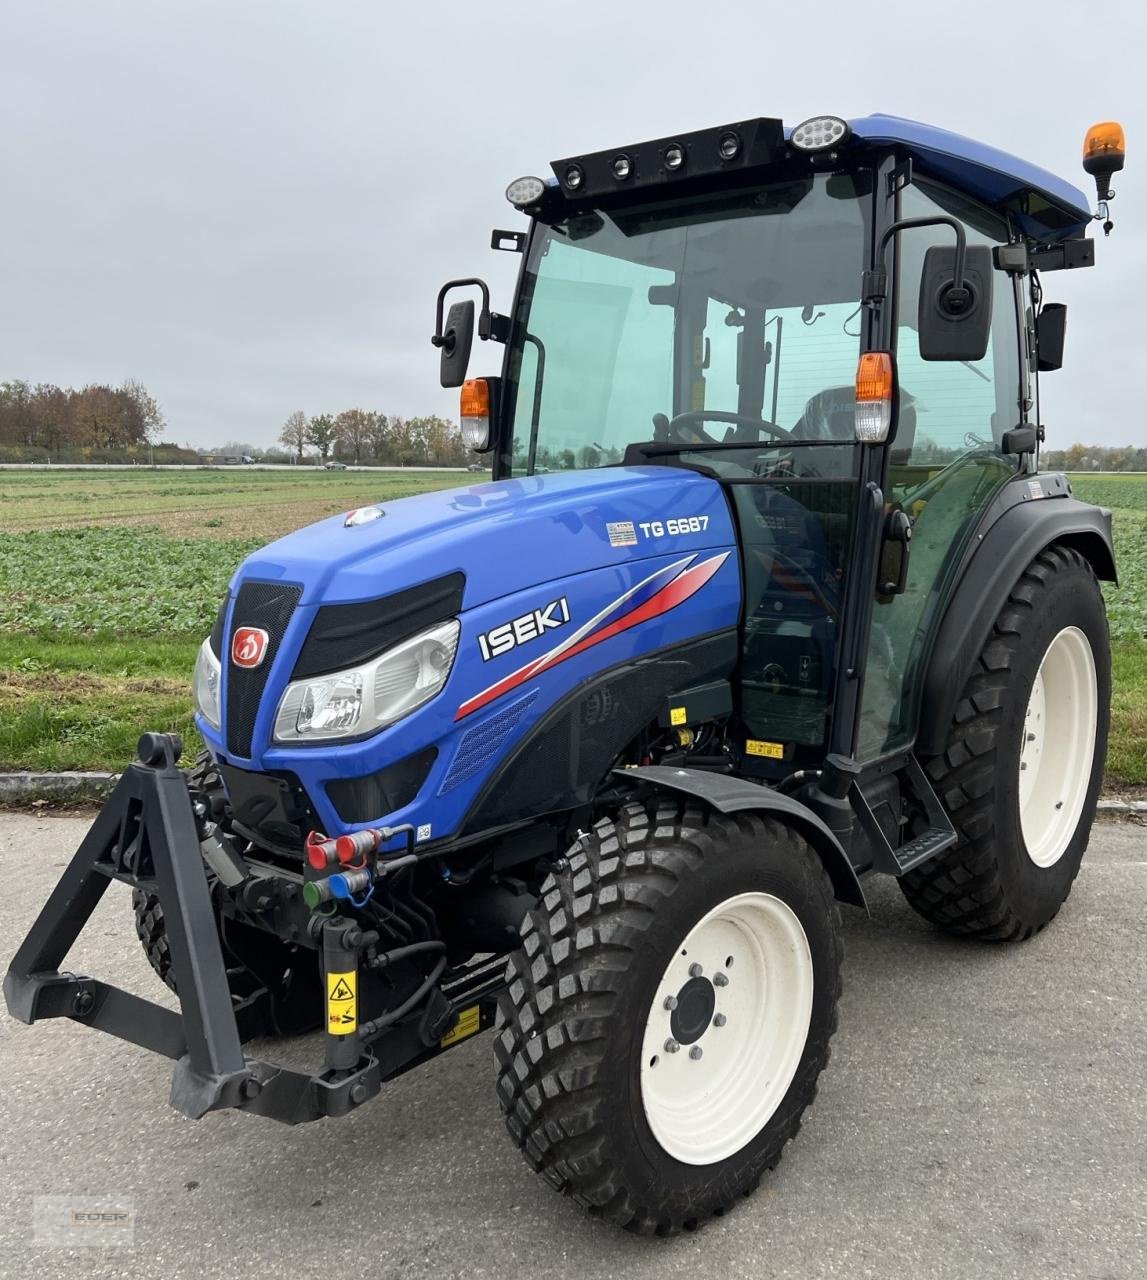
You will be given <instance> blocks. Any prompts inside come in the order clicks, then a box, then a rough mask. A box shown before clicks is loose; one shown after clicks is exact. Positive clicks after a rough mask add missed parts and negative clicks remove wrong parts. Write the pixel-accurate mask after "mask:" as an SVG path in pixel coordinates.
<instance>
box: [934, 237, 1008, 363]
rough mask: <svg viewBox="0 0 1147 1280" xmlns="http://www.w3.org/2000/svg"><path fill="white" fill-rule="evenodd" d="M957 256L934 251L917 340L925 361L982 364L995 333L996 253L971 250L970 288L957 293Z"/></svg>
mask: <svg viewBox="0 0 1147 1280" xmlns="http://www.w3.org/2000/svg"><path fill="white" fill-rule="evenodd" d="M955 272H956V250H955V249H952V248H946V247H944V246H942V245H934V246H933V247H932V248H931V249H929V250H928V251H927V253H925V255H924V268H923V270H922V272H921V274H920V312H919V320H918V324H917V336H918V339H919V343H920V357H921V359H923V360H982V359H983V358H984V355H985V354H986V352H987V350H988V338H989V336H990V334H991V329H992V251H991V250H990V249H989V248H988V247H987V246H986V245H969V246H968V247H967V249H966V250H965V253H964V287H963V289H962V290H959V289H957V288H955Z"/></svg>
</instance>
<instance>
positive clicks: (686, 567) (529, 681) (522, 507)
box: [197, 467, 742, 841]
mask: <svg viewBox="0 0 1147 1280" xmlns="http://www.w3.org/2000/svg"><path fill="white" fill-rule="evenodd" d="M385 511H386V515H385V516H383V517H382V518H381V519H380V520H376V521H374V522H373V523H371V524H367V525H360V526H358V527H355V528H350V529H348V528H345V527H344V523H343V521H344V517H343V516H336V517H334V518H332V519H330V520H324V521H322V522H321V523H319V524H316V525H312V526H311V527H310V528H307V529H301V530H299V531H298V532H297V533H293V534H291V535H290V536H289V537H286V538H282V539H280V540H279V541H278V542H275V543H272V544H271V545H270V546H268V547H265V548H264V549H263V550H261V551H258V552H256V553H255V554H254V555H252V556H251V557H250V558H249V559H248V560H247V561H246V562H245V563H244V564H243V565H242V567H241V568H240V569H239V571H238V573H237V574H236V575H235V578H234V579H233V581H232V598H231V604H230V606H229V609H228V613H227V626H226V631H225V636H226V637H227V639H226V640H225V642H224V646H223V655H222V657H223V673H222V676H223V678H222V700H223V706H224V708H227V707H228V705H229V698H230V694H229V686H230V681H231V678H232V676H231V673H232V670H233V662H234V659H233V657H232V655H231V641H232V639H233V637H234V633H235V631H236V629H237V628H240V627H246V626H249V625H251V624H253V623H256V622H257V619H254V618H249V617H239V616H237V614H238V610H239V608H240V605H239V603H238V600H237V597H238V592H239V588H240V586H241V585H242V584H243V583H245V582H252V583H266V582H272V583H275V584H282V585H284V586H292V587H298V588H299V589H300V591H301V594H300V596H299V601H298V605H297V606H296V607H294V608H293V609H292V610H291V612H290V614H289V620H288V621H286V622H285V625H284V628H283V630H282V634H281V638H280V637H279V635H278V634H277V633H276V636H275V637H274V638H273V639H272V641H271V642H270V646H269V656H268V659H267V663H266V673H265V681H266V682H265V684H264V685H263V686H262V688H261V691H260V693H259V695H258V704H257V709H255V710H254V718H253V724H252V725H251V729H250V733H249V736H248V738H244V740H249V741H250V743H251V746H250V755H249V756H245V757H244V756H236V755H234V754H232V753H230V752H229V751H228V749H227V746H226V743H227V740H228V735H227V732H226V730H227V725H226V724H225V725H224V731H223V732H219V731H217V730H215V729H213V728H212V727H211V726H210V725H208V724H206V723H205V722H204V721H203V719H202V717H198V719H197V723H198V725H199V728H200V731H201V732H202V734H203V736H204V738H205V739H206V741H207V742H208V745H209V746H210V747H211V749H212V750H213V751H214V752H215V754H216V755H217V756H219V757H221V758H222V759H224V760H225V761H228V762H230V763H233V764H236V765H238V766H239V767H240V768H243V769H254V770H258V771H272V772H274V771H280V770H285V771H289V772H291V773H293V774H294V775H295V776H296V777H297V778H298V779H299V780H300V782H301V783H302V785H303V787H304V788H305V789H306V792H307V794H308V796H309V797H310V799H311V802H312V804H313V806H314V809H315V812H316V814H317V817H318V820H319V822H320V823H322V824H323V829H324V830H325V831H326V832H327V834H329V835H338V834H341V833H342V832H344V831H346V830H348V829H351V827H350V826H349V825H348V823H347V822H345V821H343V820H342V819H341V818H340V817H339V815H338V812H337V810H336V809H335V806H334V804H333V802H332V800H331V798H330V793H329V791H328V787H329V786H331V785H333V784H337V783H338V782H339V781H340V780H346V779H362V778H366V777H368V776H370V775H375V774H377V773H378V772H379V771H381V770H385V769H387V768H388V767H389V766H391V765H393V764H396V763H397V762H400V761H404V760H408V759H410V758H412V757H413V756H415V755H418V754H419V753H427V752H428V751H429V752H430V754H431V755H432V757H433V765H432V766H431V767H430V772H429V774H428V776H427V777H426V780H425V782H424V783H423V785H422V787H421V789H420V791H419V793H418V795H417V796H416V797H415V799H414V800H413V801H411V802H410V803H408V804H405V805H403V807H402V808H401V809H398V810H396V811H393V812H389V813H379V814H377V815H371V817H370V819H369V820H366V821H363V822H361V823H356V824H355V825H359V826H369V825H378V824H380V823H382V822H384V821H385V822H386V823H388V824H392V825H393V824H397V823H400V822H410V823H411V824H413V825H414V826H415V827H416V828H417V830H418V833H419V837H418V838H419V840H420V841H423V840H438V839H442V838H448V837H449V836H451V835H452V834H453V833H456V832H457V831H459V830H460V829H461V828H462V826H463V824H464V823H465V821H466V819H467V815H468V814H469V813H471V812H472V811H473V809H474V806H475V805H476V804H477V803H478V802H479V799H480V797H481V796H482V795H483V794H484V789H485V788H486V787H487V785H488V784H489V783H490V780H491V778H492V777H494V776H495V775H496V773H497V770H498V769H499V767H500V766H501V764H502V762H503V761H504V760H505V759H506V757H507V755H508V754H509V753H511V752H513V751H514V750H515V749H516V748H517V747H518V745H519V744H520V743H522V742H523V741H524V740H525V739H527V738H528V737H529V735H531V733H533V732H534V731H535V730H537V729H538V726H539V725H541V724H542V723H543V722H544V721H545V718H546V717H547V716H548V715H549V714H550V713H551V712H552V711H553V710H554V708H555V707H557V706H558V704H559V703H562V700H563V699H565V698H567V697H570V696H574V697H576V696H577V695H578V694H579V691H581V690H583V689H584V688H585V687H586V686H587V684H588V683H589V682H591V681H593V680H594V679H595V677H597V676H598V675H599V674H600V673H602V672H604V671H607V670H614V669H619V668H621V667H622V666H624V665H625V664H630V663H633V662H634V661H635V660H639V659H643V658H648V657H649V656H650V655H659V654H661V653H662V652H668V651H671V650H675V649H676V647H679V646H682V645H688V644H690V643H692V642H693V641H701V640H702V639H703V638H705V637H713V636H716V635H728V634H732V633H733V632H734V630H735V628H736V626H737V623H738V620H739V617H740V612H741V598H742V592H741V564H740V557H739V553H738V549H737V538H736V535H735V532H734V528H733V521H732V516H731V514H730V510H729V504H728V502H727V500H726V497H725V494H724V492H723V490H722V488H721V486H720V485H719V484H718V483H717V482H716V481H715V480H713V479H710V478H709V477H707V476H703V475H700V474H698V473H696V472H693V471H686V470H683V469H680V468H675V467H608V468H603V469H601V470H598V471H581V472H563V473H561V474H557V475H545V476H538V477H534V478H530V479H522V480H502V481H498V482H496V483H492V484H481V485H475V486H473V487H470V488H464V489H454V490H449V491H444V492H440V493H431V494H425V495H422V496H419V497H414V498H403V499H401V500H398V501H395V502H388V503H386V504H385ZM458 572H461V573H462V574H463V575H464V576H465V580H466V585H465V590H464V593H463V600H462V608H461V611H460V614H459V618H460V623H461V634H460V639H459V644H458V651H457V655H456V657H455V659H454V665H453V668H452V670H451V672H450V675H449V677H448V678H447V680H446V683H445V685H444V686H443V688H442V690H441V691H440V692H439V693H438V694H436V695H435V697H433V698H431V699H430V701H428V702H427V703H426V704H425V705H423V706H422V707H419V708H418V709H417V710H415V711H414V712H412V713H411V714H409V715H407V716H405V717H404V718H403V719H401V720H399V721H398V722H396V723H395V724H393V725H391V726H390V727H388V728H386V729H383V730H381V731H380V732H376V733H374V734H373V735H371V736H369V737H366V738H362V739H360V740H357V741H327V742H317V743H310V744H306V745H290V746H286V745H276V744H275V743H274V742H273V741H272V733H273V728H274V719H275V712H276V708H277V707H278V705H279V702H280V700H281V698H282V696H283V692H284V690H285V689H286V687H287V685H288V683H289V682H290V679H291V674H292V672H293V670H294V668H295V663H296V660H297V659H298V656H299V653H300V652H301V650H302V647H303V643H304V641H305V639H306V637H307V633H308V632H309V630H310V627H311V623H312V622H313V620H314V618H315V614H316V612H317V610H318V608H319V607H320V605H325V604H353V603H355V602H360V601H367V600H376V599H378V598H380V597H384V596H389V595H391V594H393V593H395V592H398V591H401V590H403V589H404V588H407V587H411V586H415V585H417V584H419V583H425V582H430V581H434V580H436V579H438V578H441V577H443V576H445V575H447V574H454V573H458ZM511 634H512V635H513V640H511V639H510V638H509V637H510V636H511ZM658 670H659V671H663V672H664V676H663V678H664V680H665V682H666V688H665V694H666V696H668V694H669V693H670V692H671V691H673V690H675V689H676V688H677V687H679V686H677V685H674V684H673V681H674V679H679V678H680V677H679V676H675V675H674V671H675V670H676V671H678V672H679V671H680V670H681V668H680V666H679V665H678V666H677V667H675V666H674V663H673V662H672V661H669V662H667V663H666V665H665V666H664V668H661V667H659V668H658ZM607 705H608V704H607ZM225 714H227V713H226V711H225ZM611 714H612V712H611ZM241 736H242V735H241ZM625 745H626V743H625V742H619V743H618V748H617V749H618V750H619V751H620V750H621V749H622V748H623V747H624V746H625ZM380 803H381V801H380Z"/></svg>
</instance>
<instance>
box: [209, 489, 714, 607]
mask: <svg viewBox="0 0 1147 1280" xmlns="http://www.w3.org/2000/svg"><path fill="white" fill-rule="evenodd" d="M383 510H384V511H385V512H386V514H385V515H384V516H383V518H382V519H381V520H375V521H373V522H372V523H371V524H366V525H359V526H358V527H356V528H350V529H348V528H345V527H344V520H345V516H344V515H338V516H332V517H331V518H330V519H329V520H323V521H321V522H320V523H318V524H314V525H310V526H308V527H307V528H305V529H299V530H298V531H297V532H295V533H291V534H288V535H287V537H285V538H280V539H279V541H278V542H272V543H271V544H270V545H269V546H267V547H264V548H263V549H262V550H261V551H256V552H255V553H254V554H253V555H252V556H250V557H249V558H248V559H247V560H246V561H245V562H244V563H243V565H242V566H241V567H240V569H239V570H238V572H237V573H236V575H235V577H234V579H233V580H232V584H231V586H232V591H235V590H237V589H238V586H239V584H240V583H241V582H242V581H244V580H245V579H247V578H256V579H259V580H261V581H274V582H290V583H295V584H298V585H299V586H301V587H302V589H303V594H302V598H301V601H300V603H301V604H302V605H304V606H306V605H316V604H344V603H350V602H352V601H358V600H373V599H376V598H377V597H379V596H383V595H390V594H391V593H392V592H395V591H401V590H402V589H403V588H404V587H410V586H415V585H417V584H418V583H420V582H427V581H430V580H431V579H433V578H438V577H441V576H442V575H444V574H448V573H455V572H458V571H461V572H462V573H464V574H465V575H466V594H465V597H464V600H463V606H464V607H465V608H467V609H471V608H474V607H475V606H477V605H480V604H485V603H486V602H487V601H489V600H494V599H497V598H498V597H499V596H504V595H510V594H512V593H514V592H517V591H520V590H522V589H523V588H524V587H528V586H532V585H534V584H535V583H538V582H544V581H547V580H552V579H554V578H558V577H562V576H564V575H566V574H570V573H584V572H587V571H589V570H591V569H599V568H603V567H605V566H607V565H616V564H617V563H619V562H624V561H626V560H639V559H642V558H644V557H646V556H648V555H649V554H651V552H653V551H654V550H659V551H671V550H673V549H674V547H675V546H679V545H682V541H681V540H680V539H678V538H677V537H676V536H675V535H669V534H663V535H662V536H661V537H660V538H654V539H650V538H648V537H646V536H644V535H643V533H642V530H641V528H640V526H641V524H643V523H651V522H653V521H661V522H663V523H664V522H666V521H668V520H672V519H674V518H677V517H707V521H706V523H707V525H708V528H707V530H706V534H707V535H708V536H700V537H698V536H697V535H693V536H691V537H690V538H689V545H690V546H691V547H694V548H696V547H699V546H719V545H722V543H723V542H729V541H732V536H731V532H730V527H729V516H728V509H727V506H726V503H725V500H724V497H723V496H722V494H721V491H720V488H719V486H718V485H717V484H716V483H715V482H714V481H712V480H710V479H708V478H707V477H705V476H701V475H698V474H697V473H696V472H692V471H685V470H680V469H676V468H669V467H608V468H603V469H601V470H596V471H567V472H562V473H560V474H555V475H543V476H532V477H529V478H528V479H527V478H523V479H520V480H499V481H496V482H493V483H488V484H478V485H473V486H471V487H469V488H464V489H446V490H442V491H440V492H438V493H425V494H419V495H418V496H417V497H413V498H399V499H397V500H395V501H393V502H387V503H384V504H383ZM627 523H628V524H631V525H632V526H633V529H632V538H633V541H632V542H628V541H627V539H628V537H629V531H628V530H626V529H625V528H624V526H625V525H626V524H627ZM610 524H616V525H619V526H621V527H620V528H618V529H614V531H613V541H612V542H611V540H610V530H609V528H608V527H607V526H609V525H610Z"/></svg>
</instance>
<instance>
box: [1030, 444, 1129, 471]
mask: <svg viewBox="0 0 1147 1280" xmlns="http://www.w3.org/2000/svg"><path fill="white" fill-rule="evenodd" d="M1040 465H1041V466H1043V467H1044V468H1045V469H1046V470H1048V471H1147V446H1139V447H1138V448H1136V446H1135V445H1133V444H1125V445H1121V446H1119V447H1115V448H1108V447H1107V446H1105V445H1100V444H1073V445H1072V446H1071V447H1070V448H1069V449H1045V450H1043V452H1042V453H1041V454H1040Z"/></svg>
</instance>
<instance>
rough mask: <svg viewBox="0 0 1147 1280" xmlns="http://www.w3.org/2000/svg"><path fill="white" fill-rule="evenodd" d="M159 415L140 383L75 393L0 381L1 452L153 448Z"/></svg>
mask: <svg viewBox="0 0 1147 1280" xmlns="http://www.w3.org/2000/svg"><path fill="white" fill-rule="evenodd" d="M163 425H164V424H163V414H162V413H161V412H160V408H159V405H158V404H157V403H156V401H155V398H154V397H153V396H152V395H151V394H150V392H149V391H148V390H147V388H146V387H145V386H144V385H143V383H142V382H136V381H135V380H134V379H129V380H128V381H127V382H125V383H123V384H122V385H121V386H119V387H111V386H107V385H105V384H103V383H93V384H91V385H90V386H86V387H83V388H82V389H81V390H78V391H77V390H75V389H74V388H72V387H57V386H54V385H53V384H51V383H47V382H41V383H38V384H36V385H35V386H33V385H32V384H31V383H28V382H24V381H22V380H21V379H13V380H11V381H8V382H0V451H7V452H11V453H13V454H16V453H23V452H28V453H45V452H46V453H48V454H49V455H52V456H59V455H61V454H63V453H83V452H85V451H90V452H107V451H109V450H113V451H114V450H129V449H132V448H139V447H142V446H146V445H150V444H152V443H153V442H154V441H155V439H156V438H157V437H158V436H159V435H160V434H161V433H162V432H163Z"/></svg>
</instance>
